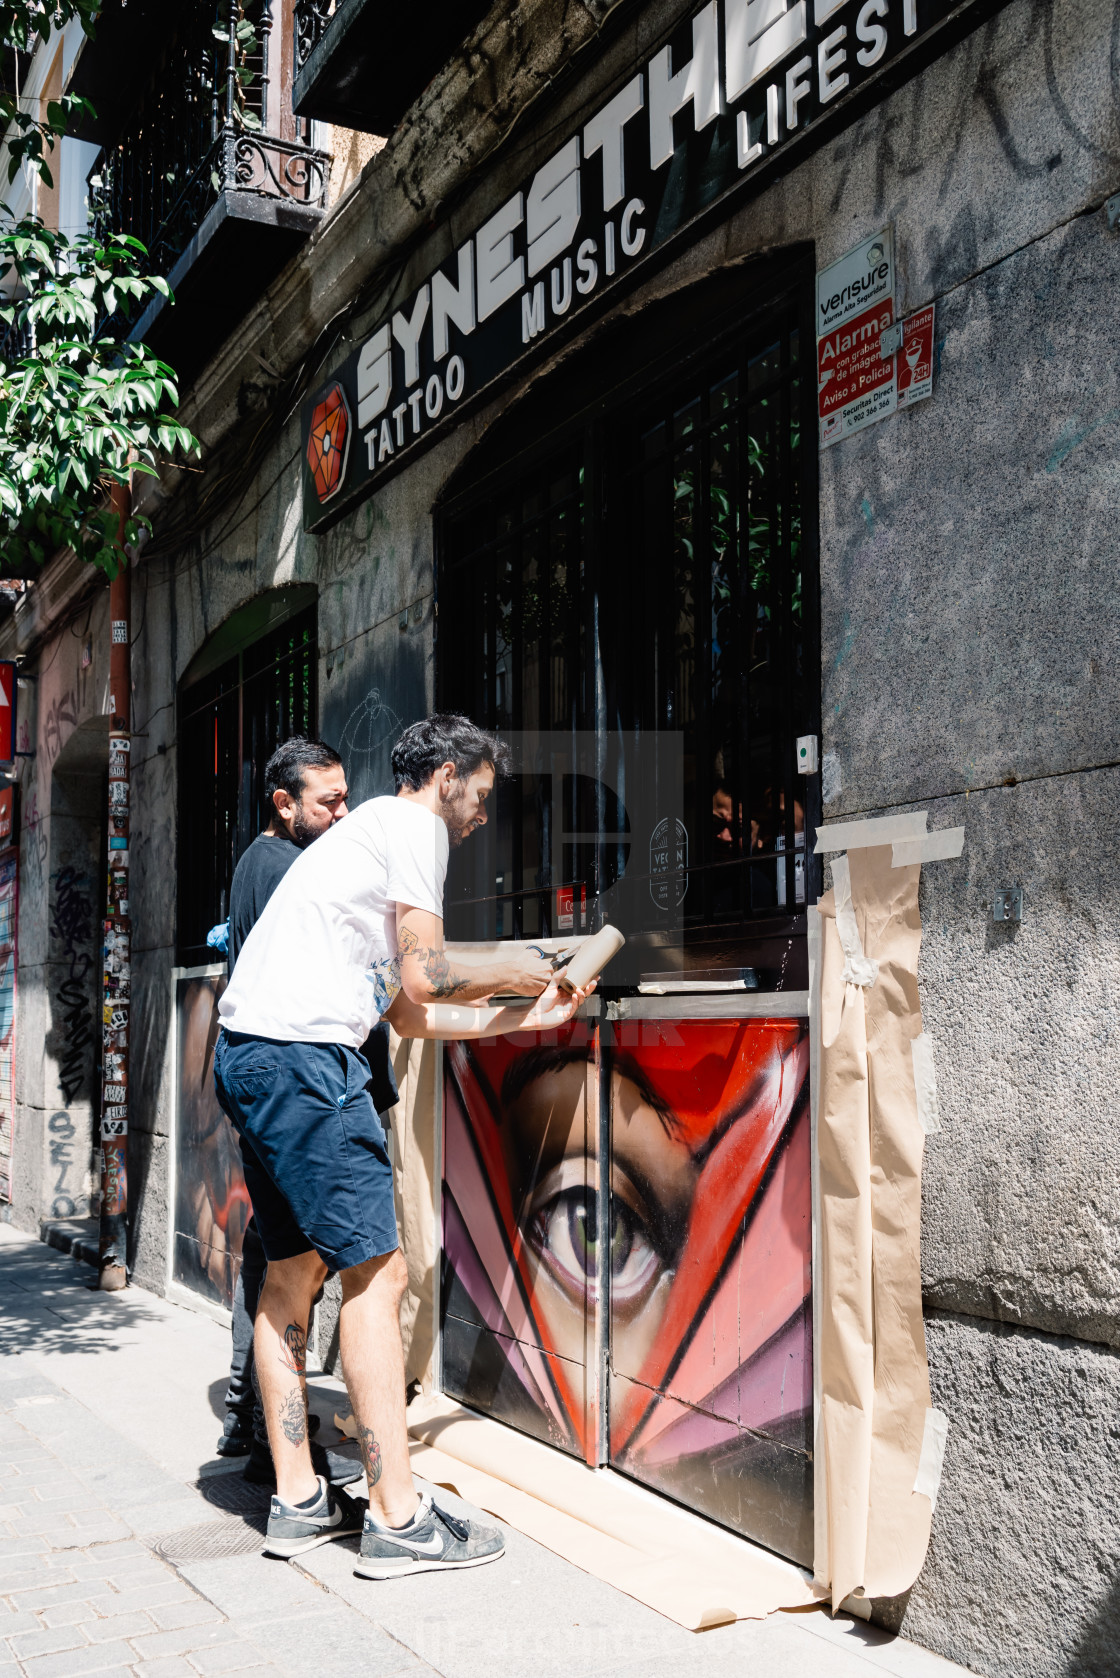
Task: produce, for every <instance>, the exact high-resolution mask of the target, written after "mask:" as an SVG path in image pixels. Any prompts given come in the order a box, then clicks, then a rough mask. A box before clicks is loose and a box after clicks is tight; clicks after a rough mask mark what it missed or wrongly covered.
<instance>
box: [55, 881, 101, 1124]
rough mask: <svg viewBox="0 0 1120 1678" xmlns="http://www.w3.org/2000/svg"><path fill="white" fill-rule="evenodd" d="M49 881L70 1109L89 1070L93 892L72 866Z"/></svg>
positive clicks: (62, 1068) (62, 1069)
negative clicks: (51, 885)
mask: <svg viewBox="0 0 1120 1678" xmlns="http://www.w3.org/2000/svg"><path fill="white" fill-rule="evenodd" d="M52 881H53V884H54V913H53V914H52V916H51V937H52V939H53V940H54V949H53V950H52V952H51V953H52V956H53V957H54V959H55V961H57V962H58V963H59V964H60V965H61V966H62V968H63V975H64V976H63V979H62V982H61V984H60V985H59V986H58V989H57V990H56V992H55V1019H56V1022H57V1026H58V1030H57V1032H56V1038H57V1041H58V1043H59V1052H58V1083H59V1088H60V1090H61V1091H62V1100H63V1104H64V1106H67V1107H69V1106H71V1104H72V1103H73V1102H75V1101H76V1100H77V1099H78V1097H79V1096H81V1095H83V1094H84V1093H85V1092H86V1090H87V1089H88V1087H89V1078H90V1073H91V1071H92V1068H93V1058H92V1053H91V1051H92V1049H93V1047H94V1042H95V1038H94V1024H95V1017H94V1009H95V999H94V995H93V991H92V989H91V987H90V976H91V974H92V973H93V971H94V968H95V967H96V932H95V924H94V913H93V888H92V883H91V881H90V877H89V875H88V874H84V873H82V872H81V871H80V870H78V869H76V868H72V867H70V866H67V867H65V868H60V869H59V870H58V871H57V873H55V874H54V875H53V876H52Z"/></svg>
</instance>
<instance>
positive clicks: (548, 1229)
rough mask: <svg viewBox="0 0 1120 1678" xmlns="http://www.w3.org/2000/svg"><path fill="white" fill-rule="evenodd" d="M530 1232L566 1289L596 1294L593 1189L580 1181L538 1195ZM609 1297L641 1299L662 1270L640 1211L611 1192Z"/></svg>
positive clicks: (620, 1301)
mask: <svg viewBox="0 0 1120 1678" xmlns="http://www.w3.org/2000/svg"><path fill="white" fill-rule="evenodd" d="M529 1236H530V1239H531V1241H532V1243H533V1246H534V1247H535V1249H536V1251H537V1252H538V1253H539V1255H540V1257H541V1259H542V1260H543V1262H544V1263H545V1264H546V1265H547V1266H548V1269H549V1271H550V1272H551V1273H552V1276H553V1277H554V1279H555V1280H556V1281H557V1282H558V1283H559V1284H560V1286H561V1287H562V1288H564V1289H565V1291H566V1292H568V1293H571V1294H577V1295H579V1297H580V1298H582V1297H583V1296H584V1295H585V1294H591V1295H592V1296H593V1295H594V1293H595V1280H596V1276H597V1273H598V1263H599V1216H598V1206H597V1204H596V1200H595V1191H594V1189H591V1188H588V1187H586V1186H585V1185H583V1184H581V1185H579V1186H578V1187H574V1188H569V1189H562V1190H561V1191H560V1192H559V1193H558V1194H553V1195H551V1196H550V1197H549V1198H548V1199H546V1200H542V1201H541V1202H540V1204H539V1205H538V1206H537V1208H536V1210H535V1211H534V1212H533V1214H532V1218H531V1221H530V1225H529ZM610 1266H611V1299H612V1301H613V1302H614V1304H615V1305H616V1306H620V1307H626V1306H628V1305H632V1304H634V1303H637V1302H640V1301H641V1300H642V1299H644V1298H645V1296H646V1294H647V1293H648V1292H649V1290H650V1288H651V1287H652V1286H653V1284H654V1283H655V1282H656V1281H657V1279H658V1277H659V1276H660V1274H661V1270H662V1263H661V1259H660V1257H659V1256H658V1253H657V1251H656V1249H655V1248H654V1246H653V1243H652V1241H651V1239H650V1235H649V1231H648V1229H647V1228H646V1226H645V1224H644V1222H643V1221H642V1219H641V1217H640V1215H639V1214H638V1213H637V1212H636V1211H635V1210H634V1208H632V1207H630V1206H628V1205H627V1204H626V1203H625V1202H624V1201H622V1200H620V1199H619V1198H618V1196H617V1194H616V1195H613V1196H612V1206H611V1231H610Z"/></svg>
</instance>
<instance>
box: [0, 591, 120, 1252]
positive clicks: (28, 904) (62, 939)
mask: <svg viewBox="0 0 1120 1678" xmlns="http://www.w3.org/2000/svg"><path fill="white" fill-rule="evenodd" d="M78 626H79V629H84V630H85V633H84V634H80V635H75V634H71V633H69V631H68V630H66V629H64V630H63V631H62V633H61V634H57V635H56V636H55V637H53V638H52V640H51V641H50V642H48V644H47V646H46V647H45V648H44V649H43V652H42V655H41V656H40V658H39V660H38V677H39V680H38V683H37V695H36V705H35V712H36V717H35V739H34V742H33V744H34V748H35V756H34V758H31V759H25V760H23V763H22V765H21V771H20V788H21V798H22V819H21V830H20V876H19V891H20V898H19V989H18V996H17V1019H16V1115H15V1134H14V1143H13V1174H12V1175H13V1183H12V1189H13V1196H12V1207H11V1219H12V1222H13V1223H16V1224H18V1225H19V1226H20V1227H21V1228H24V1229H32V1230H37V1229H38V1227H39V1223H40V1220H41V1219H44V1218H52V1217H55V1218H57V1217H62V1218H65V1217H72V1216H78V1217H81V1216H84V1215H86V1214H87V1213H88V1212H89V1211H90V1207H91V1194H95V1193H96V1190H97V1187H98V1185H97V1183H96V1181H95V1178H94V1175H93V1170H92V1167H93V1127H92V1116H91V1113H92V1108H91V1104H92V1102H93V1099H94V1095H95V1089H96V1081H97V1076H98V1069H99V1064H100V1038H99V1035H97V1032H96V1001H97V999H96V989H97V983H98V977H99V971H100V943H101V936H100V927H99V923H98V917H99V903H100V890H101V874H102V872H103V869H104V862H103V859H102V858H101V857H100V856H99V854H98V853H99V850H100V840H99V835H100V825H101V811H100V804H101V802H102V796H101V779H100V775H101V771H100V763H101V760H102V759H104V760H105V763H106V764H107V761H108V748H107V740H108V735H107V720H106V715H105V713H106V702H107V683H108V646H109V633H108V618H107V612H106V601H105V599H104V598H98V599H95V600H94V602H93V603H92V604H91V605H90V607H89V610H88V612H86V613H83V614H82V617H81V619H80V620H79V625H78ZM87 639H88V640H90V641H91V642H92V643H94V644H96V645H98V647H99V648H100V647H103V649H104V656H103V657H99V658H94V659H93V661H92V662H91V663H90V665H88V666H87V667H86V668H84V669H83V668H82V656H81V655H82V646H83V644H84V642H85V641H86V640H87Z"/></svg>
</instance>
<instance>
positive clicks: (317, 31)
mask: <svg viewBox="0 0 1120 1678" xmlns="http://www.w3.org/2000/svg"><path fill="white" fill-rule="evenodd" d="M333 16H334V0H296V5H295V8H294V11H293V14H292V21H293V25H294V35H295V61H296V70H297V72H298V71H299V70H301V69H302V68H303V66H304V65H305V64H306V63H307V60H308V59H309V58H310V57H311V54H312V53H313V52H314V51H315V48H316V47H317V46H318V45H319V42H320V41H321V40H322V39H323V36H324V35H325V34H326V32H327V25H328V24H329V23H330V21H331V18H332V17H333Z"/></svg>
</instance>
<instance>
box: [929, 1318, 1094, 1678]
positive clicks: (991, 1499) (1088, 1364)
mask: <svg viewBox="0 0 1120 1678" xmlns="http://www.w3.org/2000/svg"><path fill="white" fill-rule="evenodd" d="M926 1333H927V1337H928V1340H929V1351H930V1371H931V1376H932V1386H933V1401H934V1403H935V1404H937V1405H938V1406H940V1408H942V1409H943V1410H945V1411H946V1412H947V1413H948V1414H949V1415H950V1416H951V1417H952V1418H953V1425H952V1427H951V1429H950V1431H949V1439H948V1444H947V1447H946V1457H945V1475H944V1478H943V1480H942V1484H941V1493H940V1496H939V1498H938V1501H937V1509H936V1512H935V1515H934V1521H933V1536H932V1539H931V1542H930V1555H929V1561H928V1562H927V1564H926V1568H925V1571H924V1572H923V1573H922V1575H921V1577H920V1578H919V1580H918V1582H917V1584H916V1585H915V1586H914V1589H913V1591H912V1592H911V1593H910V1600H909V1605H908V1607H907V1610H906V1615H905V1619H904V1621H903V1629H904V1630H905V1632H906V1634H907V1636H908V1637H914V1638H916V1639H917V1640H918V1641H919V1642H920V1643H925V1644H927V1645H928V1646H929V1647H930V1648H933V1649H939V1650H941V1651H942V1652H943V1653H947V1654H955V1656H956V1658H957V1659H960V1658H961V1653H960V1652H961V1651H970V1653H969V1654H968V1656H967V1658H968V1659H969V1661H970V1664H972V1665H974V1666H976V1667H977V1668H978V1669H979V1670H981V1671H983V1672H986V1673H989V1674H990V1673H1006V1674H1009V1675H1012V1674H1013V1675H1014V1678H1039V1675H1040V1674H1043V1673H1062V1674H1070V1675H1073V1674H1076V1675H1077V1678H1115V1675H1116V1673H1117V1671H1120V1480H1118V1479H1117V1477H1116V1476H1115V1474H1113V1475H1111V1476H1110V1475H1109V1474H1108V1473H1107V1472H1106V1471H1105V1472H1102V1470H1104V1468H1105V1465H1106V1464H1109V1463H1112V1464H1115V1460H1116V1418H1117V1415H1118V1414H1120V1357H1118V1356H1117V1354H1116V1353H1115V1352H1114V1351H1112V1350H1111V1349H1110V1348H1108V1347H1103V1346H1088V1345H1086V1344H1084V1342H1082V1341H1078V1340H1070V1339H1064V1338H1058V1337H1056V1336H1052V1335H1043V1334H1031V1333H1024V1332H1022V1331H1019V1330H1014V1329H1009V1328H1007V1327H1006V1326H1004V1325H1002V1324H999V1323H991V1322H983V1321H977V1320H976V1319H974V1318H969V1317H963V1316H942V1315H941V1314H937V1315H935V1316H934V1317H932V1318H931V1319H930V1320H929V1321H928V1323H927V1326H926ZM1088 1463H1095V1464H1096V1465H1097V1471H1096V1472H1095V1473H1087V1472H1086V1467H1087V1464H1088ZM1042 1533H1045V1539H1044V1540H1042V1539H1041V1537H1040V1535H1041V1534H1042Z"/></svg>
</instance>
